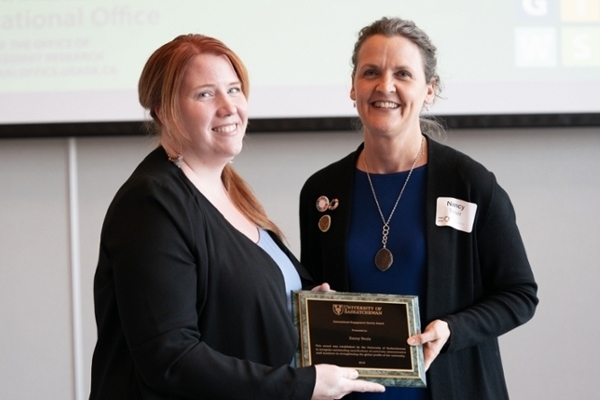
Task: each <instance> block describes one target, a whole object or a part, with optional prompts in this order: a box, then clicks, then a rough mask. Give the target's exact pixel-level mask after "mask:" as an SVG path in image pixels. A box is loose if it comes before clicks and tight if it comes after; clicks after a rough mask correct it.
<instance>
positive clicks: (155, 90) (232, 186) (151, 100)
mask: <svg viewBox="0 0 600 400" xmlns="http://www.w3.org/2000/svg"><path fill="white" fill-rule="evenodd" d="M207 53H208V54H214V55H218V56H221V55H224V56H225V57H227V58H228V59H229V61H230V62H231V65H232V66H233V69H234V71H235V73H236V74H237V76H238V78H239V80H240V83H241V86H242V93H243V94H244V96H246V98H248V95H249V91H250V84H249V80H248V71H247V70H246V67H245V66H244V63H243V62H242V60H241V59H240V58H239V57H238V56H237V55H236V54H235V53H234V52H233V51H232V50H231V49H230V48H229V47H227V46H226V45H225V44H224V43H223V42H221V41H220V40H218V39H215V38H212V37H209V36H204V35H198V34H189V35H181V36H177V37H176V38H175V39H173V40H172V41H170V42H168V43H166V44H164V45H163V46H161V47H159V48H158V49H157V50H156V51H155V52H154V53H153V54H152V55H151V56H150V58H149V59H148V61H147V62H146V65H145V66H144V69H143V70H142V74H141V76H140V80H139V82H138V97H139V101H140V104H141V105H142V107H144V108H145V109H146V110H148V112H149V113H150V116H151V117H152V122H153V125H154V130H155V131H157V132H161V135H167V137H168V139H169V142H170V143H173V144H174V146H175V147H176V148H178V149H182V148H185V147H187V146H188V144H189V143H190V141H191V138H190V136H189V134H188V132H186V131H185V129H183V128H182V126H181V122H180V120H181V118H180V113H179V92H180V90H181V84H182V82H183V77H184V74H185V70H186V68H187V66H188V64H189V63H190V61H191V60H192V59H193V58H194V57H196V56H197V55H199V54H207ZM158 109H160V118H159V116H158V113H157V110H158ZM167 126H168V127H169V128H170V129H162V128H166V127H167ZM171 128H172V129H171ZM221 179H222V181H223V184H224V185H225V188H226V189H227V191H228V192H229V197H230V198H231V201H232V202H233V204H235V206H236V207H237V208H238V209H239V210H240V211H241V212H242V213H243V214H244V215H245V216H246V218H248V219H249V220H250V221H252V222H253V223H255V224H256V225H257V226H259V227H261V228H263V229H266V230H270V231H272V232H274V233H275V234H276V235H277V236H278V237H279V238H280V239H282V238H283V234H282V232H281V230H280V229H279V228H278V227H277V225H275V224H274V223H273V222H272V221H271V220H270V219H269V218H268V217H267V214H266V212H265V210H264V208H263V206H262V205H261V204H260V202H259V201H258V199H257V198H256V197H255V196H254V194H253V193H252V191H251V190H250V187H249V186H248V184H247V183H246V182H245V181H244V180H243V179H242V178H241V177H240V176H239V175H238V173H237V172H235V170H234V169H233V167H232V166H231V165H229V164H228V165H226V166H225V168H224V169H223V173H222V175H221Z"/></svg>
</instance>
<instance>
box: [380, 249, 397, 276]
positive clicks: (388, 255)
mask: <svg viewBox="0 0 600 400" xmlns="http://www.w3.org/2000/svg"><path fill="white" fill-rule="evenodd" d="M393 262H394V256H393V255H392V252H391V251H389V250H388V249H387V248H385V247H382V248H381V250H379V251H378V252H377V254H376V255H375V265H376V266H377V268H379V270H381V271H387V270H388V268H390V267H391V266H392V263H393Z"/></svg>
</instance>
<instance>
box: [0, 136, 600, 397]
mask: <svg viewBox="0 0 600 400" xmlns="http://www.w3.org/2000/svg"><path fill="white" fill-rule="evenodd" d="M359 142H360V135H359V134H358V133H355V132H339V133H298V134H264V135H262V134H253V135H250V136H249V137H248V138H247V141H246V145H245V149H244V151H243V152H242V154H241V155H240V156H238V157H237V158H236V160H235V162H234V166H235V167H236V168H237V170H238V171H239V172H240V173H241V174H242V175H243V176H244V177H245V178H246V179H247V180H248V182H249V183H250V185H251V186H252V187H253V189H254V191H255V192H256V194H257V195H258V197H259V198H260V199H261V201H262V202H263V204H264V205H265V207H266V209H267V211H268V213H269V214H270V215H271V217H272V218H273V219H274V220H275V222H277V223H278V224H279V225H280V227H281V228H282V229H283V230H284V232H285V233H286V236H287V238H288V240H289V242H290V243H289V244H290V247H291V248H292V250H293V251H294V252H295V253H296V254H298V249H299V243H298V227H297V226H298V221H297V214H298V194H299V190H300V187H301V185H302V183H303V182H304V180H305V179H306V178H307V177H308V175H309V174H310V173H312V172H313V171H315V170H316V169H318V168H320V167H322V166H324V165H326V164H327V163H329V162H331V161H333V160H336V159H338V158H340V157H342V156H343V155H345V154H346V153H348V152H349V151H351V150H353V149H354V148H355V147H356V146H357V145H358V144H359ZM446 143H448V144H450V145H452V146H454V147H456V148H458V149H460V150H462V151H464V152H466V153H467V154H469V155H471V156H472V157H474V158H475V159H477V160H479V161H481V162H482V163H483V164H484V165H486V166H487V167H488V168H489V169H491V170H492V171H494V172H495V173H496V175H497V177H498V180H499V182H500V184H501V185H502V186H504V188H505V189H506V190H507V191H508V193H509V194H510V195H511V198H512V200H513V203H514V205H515V208H516V211H517V221H518V223H519V226H520V228H521V232H522V235H523V237H524V240H525V244H526V247H527V250H528V254H529V257H530V261H531V263H532V265H533V268H534V272H535V274H536V278H537V280H538V283H539V286H540V290H539V297H540V305H539V307H538V312H537V314H536V316H535V317H534V319H533V320H532V321H531V322H530V323H528V324H527V325H525V326H523V327H520V328H518V329H517V330H515V331H513V332H511V333H509V334H507V335H505V336H504V337H502V338H501V346H502V354H503V358H504V366H505V371H506V375H507V380H508V384H509V390H510V393H511V397H512V398H513V399H517V400H519V399H545V400H552V399H556V400H563V399H567V398H569V399H570V398H579V399H592V398H598V396H599V395H600V380H599V379H597V376H598V374H599V373H600V366H599V365H598V363H597V362H596V360H595V355H596V353H597V352H598V351H599V350H600V345H599V344H598V343H599V342H598V340H597V332H598V331H599V330H600V322H599V321H598V318H597V315H598V310H597V309H598V304H600V291H599V290H597V287H598V286H599V285H600V272H599V268H598V267H599V265H598V261H597V260H599V259H600V224H599V223H598V222H599V221H600V218H598V216H597V215H596V212H598V208H597V205H598V203H599V201H600V129H599V128H585V129H583V128H582V129H566V128H565V129H529V130H468V131H455V132H450V133H449V134H448V138H447V140H446ZM153 147H154V140H153V139H149V138H145V137H125V138H79V139H62V138H57V139H30V140H7V139H5V140H1V141H0V304H1V305H2V306H1V307H0V397H1V398H2V399H5V400H23V399H27V400H29V399H44V400H46V399H57V400H83V399H85V398H87V393H88V390H89V368H90V361H91V354H92V351H93V346H94V341H95V335H96V332H95V323H94V317H93V302H92V280H93V274H94V269H95V264H96V259H97V252H98V250H97V249H98V238H99V232H100V227H101V224H102V219H103V217H104V213H105V211H106V208H107V207H108V203H109V202H110V200H111V198H112V196H113V194H114V192H115V191H116V190H117V188H118V187H119V186H120V184H121V183H122V182H123V181H124V180H125V179H126V178H127V176H128V175H129V174H130V173H131V171H132V170H133V168H134V167H135V165H137V163H138V162H139V161H140V160H141V158H142V157H143V156H144V155H145V154H146V153H148V152H149V151H150V150H151V149H152V148H153ZM70 167H75V168H70ZM70 174H71V175H70ZM69 177H71V179H73V181H71V182H70V180H69ZM74 178H76V179H74ZM283 178H284V179H283ZM274 183H276V184H274ZM70 199H71V200H75V203H71V202H70ZM72 223H73V224H72ZM79 296H80V297H79Z"/></svg>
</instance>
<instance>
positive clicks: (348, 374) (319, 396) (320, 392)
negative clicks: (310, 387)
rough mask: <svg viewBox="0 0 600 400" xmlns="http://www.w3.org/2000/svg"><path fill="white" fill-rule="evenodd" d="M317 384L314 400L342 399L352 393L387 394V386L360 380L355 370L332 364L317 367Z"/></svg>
mask: <svg viewBox="0 0 600 400" xmlns="http://www.w3.org/2000/svg"><path fill="white" fill-rule="evenodd" d="M315 369H316V370H317V382H316V383H315V389H314V391H313V395H312V398H311V399H312V400H331V399H341V398H342V397H344V396H345V395H347V394H349V393H352V392H385V386H383V385H380V384H378V383H374V382H368V381H364V380H361V379H357V378H358V371H357V370H355V369H354V368H343V367H338V366H336V365H330V364H318V365H315Z"/></svg>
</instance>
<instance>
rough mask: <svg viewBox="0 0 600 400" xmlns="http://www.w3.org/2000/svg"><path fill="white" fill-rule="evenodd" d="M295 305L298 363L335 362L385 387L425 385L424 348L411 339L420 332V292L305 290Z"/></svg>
mask: <svg viewBox="0 0 600 400" xmlns="http://www.w3.org/2000/svg"><path fill="white" fill-rule="evenodd" d="M292 306H293V312H294V322H295V324H296V327H297V328H298V330H299V333H300V346H299V348H298V352H297V354H296V364H297V365H298V366H300V367H305V366H309V365H316V364H335V365H339V366H342V367H351V368H355V369H356V370H358V372H359V375H360V378H361V379H366V380H369V381H373V382H378V383H381V384H382V385H385V386H406V387H425V386H426V380H425V367H424V362H423V348H422V346H409V345H408V344H407V343H406V340H407V339H408V338H409V337H410V336H412V335H415V334H417V333H420V326H421V323H420V320H419V306H418V299H417V297H416V296H400V295H386V294H371V293H348V292H310V291H304V290H300V291H294V292H293V293H292Z"/></svg>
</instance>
